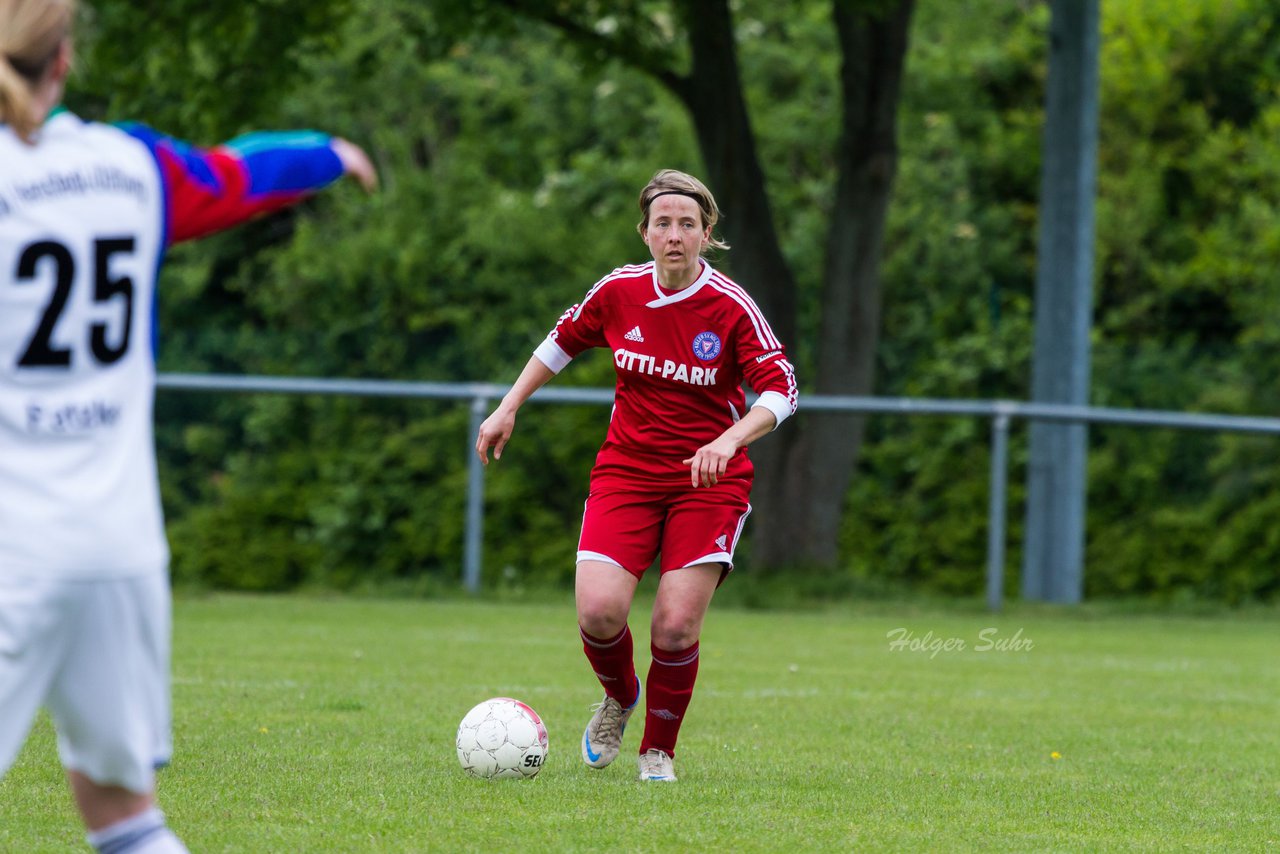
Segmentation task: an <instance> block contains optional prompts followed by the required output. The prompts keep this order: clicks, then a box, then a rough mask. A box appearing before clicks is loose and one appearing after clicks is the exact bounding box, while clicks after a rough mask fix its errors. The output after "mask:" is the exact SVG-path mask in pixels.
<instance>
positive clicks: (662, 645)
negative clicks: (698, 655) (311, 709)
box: [649, 612, 701, 652]
mask: <svg viewBox="0 0 1280 854" xmlns="http://www.w3.org/2000/svg"><path fill="white" fill-rule="evenodd" d="M700 623H701V621H700V619H699V618H698V617H697V616H696V615H694V614H682V613H678V612H677V613H666V614H655V615H654V618H653V624H652V626H650V629H649V636H650V638H651V639H652V641H653V645H654V646H656V647H657V648H658V649H663V650H668V651H672V652H674V651H675V650H680V649H688V648H689V647H691V646H693V645H694V644H695V643H696V642H697V640H698V629H699V627H700Z"/></svg>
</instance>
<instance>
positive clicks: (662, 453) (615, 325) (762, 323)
mask: <svg viewBox="0 0 1280 854" xmlns="http://www.w3.org/2000/svg"><path fill="white" fill-rule="evenodd" d="M590 347H608V348H609V349H610V350H612V351H613V364H614V370H615V371H616V373H617V377H618V380H617V387H616V391H615V396H614V407H613V416H612V418H611V420H610V422H609V432H608V435H607V436H606V437H605V442H604V445H603V446H602V447H601V449H600V454H599V456H597V458H596V470H597V471H600V470H602V469H606V468H608V469H613V468H618V469H621V470H623V471H624V472H626V473H628V474H631V475H638V476H640V477H645V476H648V477H652V478H658V479H662V480H669V479H672V478H673V476H674V477H680V478H683V479H685V480H686V481H687V480H688V477H689V469H688V467H687V466H685V465H684V462H683V461H684V460H687V459H689V458H690V457H692V456H693V455H694V453H696V452H697V450H698V448H700V447H702V446H703V445H705V444H707V443H708V442H711V441H712V440H714V439H716V438H717V437H718V436H719V435H720V434H721V433H723V432H724V431H725V430H726V429H728V428H729V427H730V426H731V425H732V424H733V423H734V422H736V421H738V420H739V419H740V418H741V417H742V415H743V414H744V413H745V412H746V394H745V393H744V391H743V388H742V384H743V382H746V383H747V384H748V385H749V386H750V387H751V389H752V390H753V391H755V392H756V393H757V394H758V395H759V398H758V400H757V401H756V402H755V404H754V405H755V406H764V407H766V408H767V409H769V410H770V411H771V412H773V414H774V417H775V418H776V419H777V424H781V423H782V421H783V419H785V418H787V416H789V415H791V414H792V413H794V412H795V411H796V401H797V394H798V392H797V388H796V378H795V371H794V370H793V368H792V366H791V363H790V362H789V361H787V358H786V355H785V350H784V348H783V345H782V342H781V341H779V340H778V339H777V337H776V336H775V335H774V334H773V330H772V329H770V328H769V323H768V321H766V320H765V318H764V315H763V314H761V312H760V309H759V307H757V306H756V304H755V301H754V300H752V299H751V297H750V296H748V294H747V292H746V291H744V290H743V289H742V288H741V287H739V286H738V285H737V284H735V283H734V282H733V281H731V280H730V279H729V278H728V277H726V276H724V275H723V274H721V273H718V272H716V271H715V270H714V269H713V268H712V267H711V265H710V264H708V263H706V262H705V261H703V262H702V272H701V274H700V275H699V276H698V278H697V280H695V281H694V283H693V284H691V285H690V286H689V287H687V288H685V289H684V290H680V291H671V290H667V289H666V288H663V287H662V286H661V285H659V284H658V277H657V273H656V271H655V270H654V264H653V262H652V261H651V262H649V263H647V264H639V265H634V266H628V267H620V268H618V269H617V270H614V271H613V272H612V273H610V274H609V275H607V276H605V277H604V278H603V279H601V280H600V281H598V282H596V284H595V285H594V286H593V287H592V288H591V290H589V291H588V292H587V295H586V296H585V297H584V298H583V300H582V302H581V303H579V304H577V305H575V306H573V307H572V308H570V309H569V310H568V311H566V312H565V313H564V314H563V315H562V316H561V317H560V320H559V321H558V322H557V323H556V326H555V328H554V329H553V330H552V331H551V334H550V335H548V336H547V339H546V340H545V341H543V342H542V344H541V345H539V346H538V349H537V350H536V351H535V353H534V355H536V356H537V357H538V359H539V360H541V361H542V363H543V364H545V365H546V366H547V367H548V368H550V369H551V370H552V371H554V372H556V373H559V372H560V370H561V369H562V368H564V366H565V365H567V364H569V361H570V360H571V359H573V357H574V356H577V355H578V354H579V353H581V352H583V351H584V350H586V349H588V348H590ZM751 474H752V467H751V463H750V461H749V460H748V459H747V453H746V448H742V449H741V450H739V451H738V453H737V454H736V455H735V456H734V458H733V460H732V461H730V464H729V468H728V471H727V472H726V473H725V475H726V476H727V477H750V476H751Z"/></svg>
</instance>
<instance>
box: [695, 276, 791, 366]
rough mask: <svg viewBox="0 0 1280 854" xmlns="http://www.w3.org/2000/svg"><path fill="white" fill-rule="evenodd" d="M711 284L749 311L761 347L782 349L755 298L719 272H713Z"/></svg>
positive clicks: (748, 314) (748, 315)
mask: <svg viewBox="0 0 1280 854" xmlns="http://www.w3.org/2000/svg"><path fill="white" fill-rule="evenodd" d="M709 284H710V285H711V287H713V288H715V289H716V290H717V291H719V292H720V293H722V294H724V295H725V296H727V297H729V298H730V299H731V300H733V301H734V302H736V303H737V304H738V305H740V306H742V310H743V311H745V312H746V313H747V317H748V318H750V320H751V325H752V326H754V327H755V328H756V337H757V338H759V339H760V345H761V347H763V348H764V349H766V350H781V349H782V342H781V341H779V340H778V338H777V336H775V335H774V334H773V330H772V329H770V328H769V321H767V320H765V319H764V315H763V314H762V313H761V312H760V308H759V306H757V305H756V303H755V300H753V299H752V298H751V296H750V295H749V294H748V293H747V292H746V291H744V290H743V289H742V288H741V287H740V286H738V285H736V284H734V283H733V282H731V281H729V280H728V279H726V278H724V277H723V276H721V275H720V274H719V273H714V274H712V276H711V281H710V282H709Z"/></svg>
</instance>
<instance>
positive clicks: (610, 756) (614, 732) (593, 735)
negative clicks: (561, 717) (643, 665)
mask: <svg viewBox="0 0 1280 854" xmlns="http://www.w3.org/2000/svg"><path fill="white" fill-rule="evenodd" d="M639 704H640V677H638V676H637V677H636V699H635V702H634V703H632V704H631V705H630V706H628V707H627V708H625V709H624V708H622V704H621V703H619V702H618V701H617V700H615V699H613V698H612V697H610V696H608V695H607V694H606V695H605V698H604V702H602V703H600V704H599V705H598V706H594V707H593V708H594V709H595V714H594V715H592V716H591V720H589V721H587V728H586V729H585V730H583V731H582V761H583V762H585V763H587V764H588V765H590V766H591V767H592V768H603V767H605V766H606V765H608V764H609V763H610V762H612V761H613V760H615V759H617V758H618V751H619V750H621V749H622V733H623V732H625V731H626V729H627V721H629V720H631V713H632V712H634V711H635V710H636V706H637V705H639Z"/></svg>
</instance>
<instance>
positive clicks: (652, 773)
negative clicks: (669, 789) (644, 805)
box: [639, 747, 676, 783]
mask: <svg viewBox="0 0 1280 854" xmlns="http://www.w3.org/2000/svg"><path fill="white" fill-rule="evenodd" d="M639 764H640V780H641V781H642V782H657V783H674V782H675V781H676V766H675V763H674V762H673V761H672V760H671V757H670V756H668V755H667V754H665V753H663V752H662V751H661V750H659V749H658V748H656V747H651V748H649V749H648V750H646V751H645V752H644V753H641V754H640V758H639Z"/></svg>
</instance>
